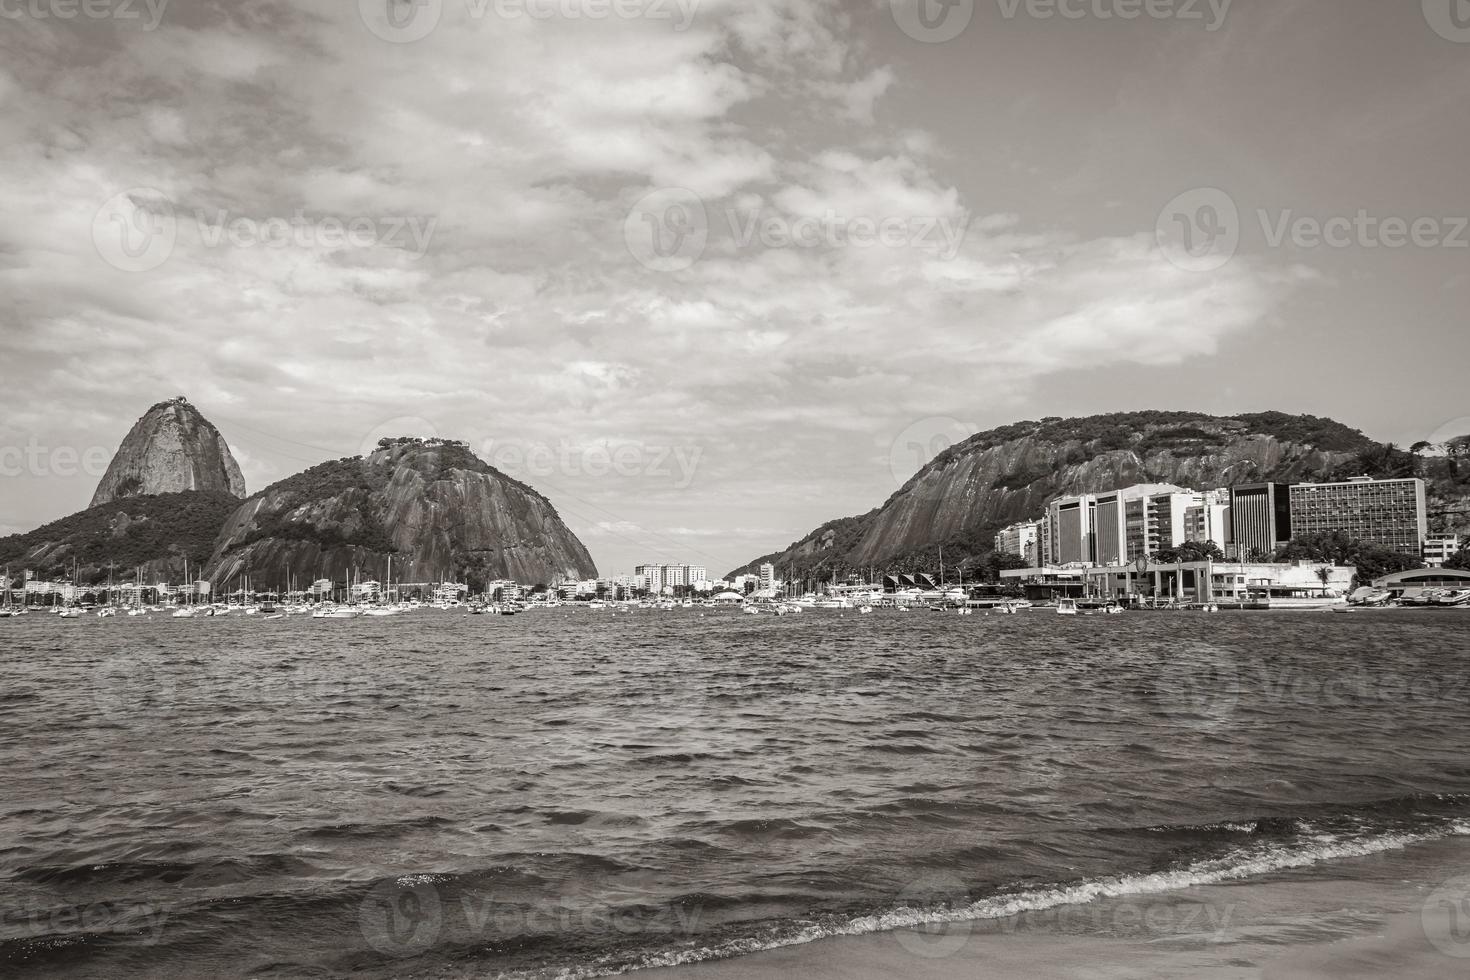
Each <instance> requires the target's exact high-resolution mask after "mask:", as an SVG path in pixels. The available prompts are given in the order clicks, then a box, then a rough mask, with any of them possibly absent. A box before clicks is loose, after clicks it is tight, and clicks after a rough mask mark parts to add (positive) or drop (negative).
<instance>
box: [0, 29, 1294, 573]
mask: <svg viewBox="0 0 1470 980" xmlns="http://www.w3.org/2000/svg"><path fill="white" fill-rule="evenodd" d="M357 6H358V5H357V4H355V3H343V4H332V5H311V6H309V7H299V6H297V5H295V4H292V3H287V2H284V0H250V2H247V3H235V2H230V3H226V2H223V0H220V2H210V3H206V2H200V3H196V4H191V5H190V7H189V8H188V11H187V13H182V14H180V16H178V17H169V18H165V21H164V23H163V25H162V26H161V27H160V28H159V29H158V30H156V31H151V32H137V31H131V32H130V31H127V30H124V29H122V28H116V29H112V28H109V29H107V30H102V29H100V28H98V27H96V26H95V25H75V24H71V23H63V22H57V21H52V22H49V23H36V22H25V23H21V24H20V25H19V26H18V31H19V32H20V33H18V34H16V35H12V36H11V39H10V43H9V44H8V45H7V55H6V59H5V64H4V67H3V68H0V110H3V111H0V137H3V139H0V163H3V166H4V169H5V173H6V180H5V181H4V182H3V183H0V208H3V210H4V211H5V213H7V214H10V215H21V216H24V220H21V221H13V222H10V223H8V224H7V225H6V226H4V227H0V290H3V292H4V293H5V294H6V295H7V296H8V297H11V298H13V301H14V302H13V305H12V307H11V309H10V311H9V312H8V313H7V314H5V316H6V317H7V318H8V319H7V323H6V329H5V331H4V335H3V339H0V344H3V354H4V356H5V357H6V359H7V361H8V362H9V363H23V364H25V365H26V368H27V369H26V371H25V372H24V373H23V374H17V375H15V376H11V375H10V374H9V373H8V374H7V385H6V389H5V392H4V394H3V395H0V408H3V415H4V417H5V422H4V423H3V424H4V425H5V426H7V431H6V437H7V439H9V438H19V437H21V436H22V435H23V434H26V433H33V432H38V431H39V432H43V433H46V434H47V435H48V437H55V436H56V435H57V434H59V433H66V432H79V431H85V432H89V433H102V434H104V435H106V436H107V437H108V438H120V437H121V435H122V433H123V432H124V431H125V430H126V428H127V426H128V425H129V424H130V423H131V421H132V419H133V418H135V417H136V416H137V415H139V414H140V413H141V412H142V411H143V409H144V408H146V406H147V405H148V404H149V403H151V402H152V401H155V400H157V399H159V398H163V397H168V396H171V395H173V394H175V393H176V392H178V391H183V392H186V393H187V394H188V395H189V397H190V398H191V399H192V400H193V401H194V402H195V403H196V404H198V405H200V406H201V407H202V408H203V409H204V410H205V412H206V414H208V415H210V417H211V418H213V419H214V420H215V421H216V422H217V423H218V424H219V425H220V426H221V428H222V429H223V430H224V431H225V434H226V436H227V437H228V438H230V439H231V441H232V442H233V443H234V444H235V445H236V446H237V447H238V448H239V449H240V451H241V455H242V456H243V457H244V461H245V462H246V466H247V472H248V474H249V476H250V478H251V485H252V489H258V488H259V486H260V485H261V484H262V483H265V482H268V481H270V480H272V479H277V478H280V477H282V476H285V475H287V474H288V473H290V472H293V471H294V470H296V469H299V468H300V466H301V465H303V464H305V463H309V462H315V461H318V460H320V459H323V458H326V457H328V456H331V455H338V454H347V453H354V452H357V451H358V449H359V446H360V443H361V441H362V439H363V438H364V437H365V435H366V434H368V433H371V432H373V431H375V430H377V429H378V428H379V427H381V426H383V425H391V424H392V423H394V421H395V420H398V419H402V418H413V419H416V420H426V421H427V422H428V423H429V424H431V425H432V426H433V427H434V428H435V429H436V430H437V431H438V432H440V433H441V434H443V435H446V436H457V437H461V438H465V439H468V440H469V441H470V442H471V443H472V444H475V445H481V444H484V443H486V442H487V441H491V440H497V439H498V440H505V439H512V438H517V439H524V440H528V441H530V442H533V443H540V444H546V445H552V446H555V445H559V444H560V443H561V441H563V440H570V441H571V443H572V444H574V445H575V446H581V447H586V446H589V445H633V446H636V447H641V450H642V451H643V452H644V453H645V458H644V463H645V465H644V466H643V468H642V469H636V470H635V471H634V472H632V473H630V474H628V475H625V476H623V477H620V478H618V479H608V478H606V477H598V476H597V475H595V474H592V473H589V472H588V468H587V467H585V466H582V467H578V466H574V465H563V466H561V467H560V468H559V469H553V470H552V471H549V472H542V473H538V474H535V475H534V476H533V478H532V482H533V483H535V484H536V485H537V487H538V488H539V489H542V490H543V491H544V492H546V493H548V494H549V495H550V496H551V497H552V499H553V501H554V502H555V503H556V504H557V505H558V507H559V508H561V509H562V510H563V512H564V514H566V515H567V516H568V518H569V520H570V522H571V523H572V525H573V527H574V529H577V530H579V531H580V532H582V533H585V534H587V535H589V537H592V538H595V539H597V540H598V541H599V542H601V544H596V545H594V550H599V549H601V548H603V547H606V548H607V550H600V551H599V554H598V555H597V557H598V558H599V559H601V560H602V564H603V565H605V566H612V567H619V566H622V565H624V564H627V558H628V555H629V554H630V553H631V552H632V551H635V550H636V551H638V553H639V554H644V555H647V557H649V558H677V557H679V556H680V555H681V554H682V555H683V556H684V557H686V558H687V559H688V560H707V561H709V562H710V563H711V564H718V563H720V562H721V561H722V560H723V561H728V560H729V558H730V556H729V555H728V554H727V553H725V552H720V551H719V549H718V547H717V546H715V545H712V544H711V540H712V535H710V534H709V533H708V532H707V531H705V530H691V529H693V528H706V529H707V528H709V527H711V526H712V524H713V522H712V521H711V520H710V519H709V515H710V514H711V513H716V514H725V515H729V521H728V525H729V526H730V527H732V528H744V529H746V530H744V531H735V532H732V533H731V535H730V536H729V538H727V540H733V541H734V542H735V545H737V546H738V548H739V549H740V550H744V549H746V548H747V547H748V546H749V543H750V540H749V539H751V538H752V534H751V533H750V532H749V529H750V528H761V527H770V526H771V525H772V519H771V514H772V513H773V512H775V513H777V514H779V513H780V509H781V508H782V506H783V504H785V503H788V502H789V500H790V499H791V497H792V496H793V494H796V495H800V494H806V493H812V494H817V495H820V494H822V493H823V492H830V491H831V488H832V482H831V481H833V480H836V481H842V480H843V479H844V478H845V477H847V476H851V475H853V474H854V473H856V472H857V467H859V466H861V465H865V464H866V462H867V461H868V460H869V459H870V458H871V442H872V433H873V432H874V431H879V432H885V431H897V430H898V429H901V428H902V427H903V426H904V425H906V424H907V423H908V422H909V421H910V420H911V419H912V418H913V416H914V413H933V412H936V411H939V410H942V409H944V408H945V407H946V406H953V405H955V404H956V403H958V402H964V401H972V402H973V401H974V400H976V399H984V398H987V397H997V398H999V397H1005V396H1006V393H1008V392H1010V393H1014V392H1017V391H1020V390H1024V388H1025V387H1026V386H1027V385H1029V384H1030V383H1032V382H1033V381H1034V380H1035V379H1038V378H1040V377H1043V376H1044V375H1046V374H1047V373H1049V372H1052V371H1056V370H1059V369H1062V368H1067V367H1075V366H1076V365H1078V364H1079V363H1091V364H1097V365H1103V364H1111V363H1117V362H1134V363H1143V364H1167V363H1174V362H1177V361H1178V360H1179V359H1180V358H1183V357H1187V356H1192V355H1196V354H1208V353H1210V352H1211V351H1213V350H1214V349H1215V348H1216V346H1217V345H1218V344H1219V343H1220V342H1221V340H1222V339H1223V338H1224V337H1226V336H1228V335H1229V334H1230V333H1232V332H1233V331H1238V330H1240V329H1243V328H1245V327H1247V326H1249V325H1250V324H1252V323H1253V322H1255V321H1256V320H1258V319H1259V318H1260V317H1261V316H1262V315H1264V314H1265V313H1266V312H1267V311H1269V310H1270V309H1271V307H1272V305H1273V303H1274V302H1275V300H1276V298H1277V297H1278V296H1279V295H1280V294H1281V293H1282V292H1283V291H1284V290H1286V289H1288V288H1289V286H1290V283H1289V282H1286V281H1283V280H1281V279H1275V280H1272V279H1270V278H1268V277H1266V276H1264V275H1262V274H1260V271H1259V270H1258V269H1256V268H1255V267H1254V266H1253V265H1252V264H1251V263H1250V262H1249V261H1247V260H1245V259H1240V260H1237V261H1236V262H1235V263H1234V264H1233V265H1232V266H1230V267H1229V268H1227V269H1226V270H1224V271H1223V272H1221V273H1219V274H1216V275H1213V276H1199V275H1192V274H1189V273H1185V272H1182V271H1180V270H1178V269H1176V268H1174V267H1173V266H1171V265H1169V264H1168V263H1167V262H1165V261H1164V260H1163V259H1162V258H1161V257H1160V256H1159V255H1158V254H1157V253H1156V251H1155V250H1153V249H1152V248H1151V245H1150V241H1149V237H1148V236H1146V235H1144V234H1142V232H1143V229H1133V230H1132V231H1130V232H1129V233H1128V234H1123V235H1118V236H1114V237H1092V238H1082V237H1078V236H1077V235H1075V234H1074V233H1071V232H1066V231H1058V230H1057V229H1056V228H1055V227H1043V226H1040V225H1037V224H1034V223H1031V222H1028V219H1027V216H1026V215H1025V214H1024V213H1022V214H1010V213H1006V214H984V213H982V214H979V215H976V214H974V213H972V210H971V205H970V204H969V203H968V202H967V201H966V200H965V199H964V197H963V195H962V194H961V193H960V192H959V190H958V189H957V188H956V186H955V182H954V180H953V179H952V177H947V176H946V174H945V172H944V171H942V170H940V169H936V168H937V166H938V165H937V164H936V163H935V162H934V160H933V153H934V149H935V138H934V137H933V136H932V135H930V134H927V133H924V132H921V131H918V130H913V129H905V130H899V131H894V132H891V133H886V134H885V133H883V132H882V131H881V130H874V129H873V127H874V118H875V113H874V106H875V104H876V103H878V102H879V100H881V99H882V98H883V97H884V96H885V94H886V93H888V92H889V91H890V89H892V88H893V87H894V86H896V85H899V84H901V79H900V78H899V77H898V75H897V73H896V71H895V70H894V69H893V68H891V67H889V66H887V65H885V64H878V63H869V59H870V56H869V55H868V54H867V53H866V52H864V51H862V50H859V49H856V48H854V47H853V46H852V45H851V44H849V43H848V42H846V41H844V40H843V38H844V37H847V36H848V30H847V28H848V26H849V25H848V20H847V18H848V15H847V14H846V13H845V12H844V10H843V8H842V6H841V5H840V4H838V3H836V2H835V0H833V2H800V0H763V2H754V0H742V2H734V0H731V2H716V0H708V2H706V3H703V4H701V5H700V7H699V9H698V14H697V16H696V17H695V19H694V20H693V21H692V22H691V23H690V24H689V25H688V27H687V29H685V30H674V29H673V28H672V25H670V24H669V23H664V22H658V21H653V20H637V19H632V20H622V19H616V18H613V19H608V20H603V21H596V22H593V21H588V20H580V21H568V20H564V19H559V18H552V19H533V18H519V19H509V20H507V19H497V18H494V17H478V18H477V17H474V16H472V12H473V10H474V8H473V6H471V5H459V4H445V5H444V10H445V17H444V20H443V21H442V22H441V23H440V24H439V25H438V27H437V29H436V30H435V31H433V32H432V33H431V34H430V35H429V36H428V37H426V38H424V39H422V40H419V41H417V42H414V43H408V44H394V43H390V42H387V41H384V40H383V39H382V38H380V37H378V36H375V35H374V34H373V33H372V31H370V30H368V29H367V27H366V25H365V24H364V23H363V21H362V20H361V18H360V17H359V15H358V11H357ZM7 30H9V28H7ZM18 91H19V92H24V93H25V97H24V98H17V97H16V93H17V92H18ZM793 93H800V97H799V99H798V100H795V102H794V100H793ZM813 113H816V114H818V115H821V114H827V115H830V116H833V117H834V118H841V119H846V120H849V121H851V122H854V123H857V124H860V128H862V129H864V130H873V131H872V132H868V133H865V134H864V135H863V136H862V137H861V138H860V137H858V136H856V135H855V134H852V133H849V134H846V135H844V134H842V133H841V132H840V131H838V132H825V133H824V132H820V131H814V132H802V133H801V138H793V137H792V134H793V133H795V132H796V131H798V130H802V128H803V125H804V123H803V120H806V119H808V118H810V116H811V115H812V114H813ZM946 163H947V165H954V163H955V162H954V161H953V160H948V161H946ZM666 187H673V188H682V189H685V190H687V191H688V192H691V193H693V194H694V195H697V197H698V199H699V200H700V202H701V204H702V206H703V209H704V212H705V216H706V218H707V222H708V239H709V240H708V244H707V245H706V247H705V248H704V250H703V252H702V253H701V254H700V255H699V256H698V257H697V258H696V260H695V261H693V262H692V263H691V264H689V265H688V266H687V267H684V268H679V269H675V270H673V271H660V270H657V269H651V268H649V267H648V266H647V265H646V264H642V263H640V262H639V261H637V259H636V258H635V255H634V254H633V253H632V252H631V251H630V249H629V247H628V245H627V243H626V241H625V221H626V219H627V218H628V214H629V208H630V205H631V203H632V202H633V201H634V200H637V199H638V198H639V197H640V196H641V195H643V194H645V193H647V192H648V191H650V190H654V189H658V188H666ZM127 192H132V193H133V195H134V196H132V197H128V198H127V199H126V201H125V202H124V204H122V205H119V207H121V208H122V209H123V210H122V213H123V216H124V218H125V220H124V221H123V222H122V224H121V225H114V224H112V223H109V222H108V221H102V222H100V224H99V217H98V216H99V209H102V208H103V207H104V205H105V204H106V203H107V202H109V201H111V200H114V199H115V198H117V196H118V195H120V194H125V193H127ZM160 202H161V203H160ZM160 217H167V218H168V220H169V221H170V222H171V223H172V224H171V227H172V228H173V231H174V238H173V240H172V244H171V249H170V250H169V252H168V254H167V256H166V258H165V259H164V260H163V261H161V262H160V263H158V264H157V265H156V266H149V267H147V268H142V267H141V265H147V263H146V262H139V263H138V265H137V266H134V267H131V268H130V267H129V263H130V261H132V260H130V259H129V258H127V257H126V255H125V257H124V258H123V259H122V260H121V261H118V259H117V252H116V249H117V247H118V245H119V242H120V241H121V239H117V238H116V236H119V235H129V234H132V233H134V232H137V231H138V230H139V229H138V228H135V227H132V225H136V224H139V223H149V222H152V221H153V220H154V219H156V218H160ZM353 227H357V228H358V230H359V232H360V233H359V234H355V235H354V234H353V232H352V229H353ZM109 258H111V259H112V261H111V262H109V261H108V259H109ZM977 392H987V393H988V394H984V395H982V394H977ZM679 450H682V451H684V453H685V457H684V458H685V459H688V458H689V456H690V454H692V453H693V452H694V451H695V450H698V452H699V460H700V461H699V465H698V467H697V469H696V470H695V471H694V472H692V473H687V472H686V473H683V474H682V475H683V476H684V477H687V479H686V480H684V481H683V482H682V483H681V482H680V473H681V471H680V470H679V469H678V467H677V466H672V465H670V466H664V467H661V466H659V465H656V463H655V457H656V456H658V454H659V453H661V452H665V451H667V452H668V454H669V456H668V459H677V458H678V457H677V456H676V455H675V453H676V451H679ZM665 461H666V462H667V460H665ZM670 474H673V475H672V476H671V475H670ZM867 479H868V480H869V483H868V484H867V486H870V487H871V486H872V484H871V476H870V475H869V477H867ZM854 485H856V484H854ZM824 488H825V490H824ZM52 489H54V488H52ZM890 489H891V488H890ZM879 491H880V492H878V493H874V494H872V495H871V496H872V498H873V499H872V502H873V503H876V502H877V501H878V500H880V499H881V497H882V496H883V494H884V493H885V492H886V490H883V489H882V488H881V487H880V488H879ZM868 492H871V491H868ZM88 493H90V488H89V487H82V486H80V484H79V485H78V486H77V487H75V488H72V489H69V490H68V491H67V494H69V495H70V496H71V497H75V498H76V499H77V500H79V501H82V502H83V503H84V500H83V498H84V497H85V496H86V494H88ZM26 494H28V495H29V496H27V497H26V498H25V501H24V502H23V504H21V505H20V506H22V507H23V508H24V509H26V511H27V516H28V517H31V520H30V522H29V523H31V524H34V523H39V521H40V520H41V519H43V518H49V517H55V516H58V514H57V513H54V512H44V513H43V511H46V509H47V508H48V507H49V508H52V509H53V510H54V509H55V508H56V506H57V498H56V495H55V494H54V493H50V492H48V489H47V488H44V487H43V488H34V489H31V490H27V491H26ZM66 496H67V495H63V499H65V497H66ZM16 499H20V497H17V498H16ZM833 507H834V508H835V511H834V513H832V514H831V516H837V513H840V512H841V511H842V510H844V509H845V507H846V503H845V501H844V502H843V503H842V504H840V505H839V504H837V503H834V505H833ZM4 516H7V517H10V516H14V515H4ZM661 526H662V527H666V528H676V529H679V534H667V533H662V532H658V531H657V530H656V529H657V528H659V527H661ZM649 529H654V530H649ZM791 536H792V535H790V534H787V533H785V532H777V533H776V534H775V540H772V541H771V542H769V543H770V544H771V545H772V546H774V545H781V544H784V543H785V540H786V539H788V538H789V537H791ZM686 539H687V540H686ZM618 541H622V542H623V543H622V544H621V545H619V544H616V542H618ZM711 553H713V554H714V555H715V557H708V556H709V555H710V554H711ZM609 555H613V556H616V557H614V558H612V559H611V560H610V559H609V557H608V556H609ZM702 556H703V557H702ZM722 570H723V569H722Z"/></svg>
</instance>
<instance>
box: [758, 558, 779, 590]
mask: <svg viewBox="0 0 1470 980" xmlns="http://www.w3.org/2000/svg"><path fill="white" fill-rule="evenodd" d="M760 587H761V589H762V590H765V589H774V588H775V587H776V566H775V565H772V564H771V563H770V562H766V563H765V564H763V565H761V582H760Z"/></svg>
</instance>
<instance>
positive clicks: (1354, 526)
mask: <svg viewBox="0 0 1470 980" xmlns="http://www.w3.org/2000/svg"><path fill="white" fill-rule="evenodd" d="M1290 501H1291V533H1292V535H1293V536H1295V537H1301V536H1303V535H1307V534H1319V533H1325V532H1331V531H1341V532H1342V533H1343V534H1346V535H1347V536H1348V537H1350V538H1354V539H1356V540H1358V541H1362V542H1365V543H1368V544H1376V545H1381V546H1382V547H1385V548H1390V549H1392V550H1394V551H1397V552H1400V553H1402V554H1405V555H1413V556H1414V557H1415V558H1418V557H1419V556H1420V554H1421V553H1422V552H1423V549H1424V539H1425V538H1426V537H1428V536H1429V520H1428V513H1427V511H1426V508H1425V503H1424V481H1423V480H1420V479H1418V478H1417V477H1410V478H1405V479H1399V480H1374V479H1372V478H1370V477H1366V476H1362V477H1357V478H1355V479H1352V480H1348V481H1347V482H1345V483H1298V484H1296V485H1295V486H1293V487H1292V488H1291V489H1290Z"/></svg>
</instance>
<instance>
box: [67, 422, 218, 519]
mask: <svg viewBox="0 0 1470 980" xmlns="http://www.w3.org/2000/svg"><path fill="white" fill-rule="evenodd" d="M184 490H205V491H215V492H223V493H228V494H231V495H232V496H235V497H244V496H245V478H244V476H243V475H242V474H241V473H240V465H239V464H238V463H237V462H235V457H234V456H233V455H231V453H230V447H229V446H228V445H227V444H226V443H225V440H224V437H223V436H221V435H220V433H219V430H218V429H216V428H215V427H214V425H213V424H212V423H211V422H210V421H209V420H208V419H206V418H205V417H204V416H203V415H202V414H200V412H199V410H198V409H197V408H195V407H194V406H193V405H192V404H190V402H189V400H188V399H187V398H185V397H184V396H183V395H176V396H175V397H173V398H170V399H168V400H166V401H161V402H158V403H157V404H156V405H154V406H153V407H152V408H150V409H148V411H147V412H144V413H143V416H142V417H141V418H140V419H138V421H137V422H136V423H134V425H133V427H132V429H130V430H129V431H128V434H127V435H126V436H125V437H124V438H123V441H122V445H121V446H119V447H118V450H117V453H116V454H115V455H114V456H113V457H112V462H111V464H109V465H108V467H107V472H106V473H105V474H103V477H102V481H101V482H100V483H99V484H98V485H97V492H96V493H95V494H93V495H92V506H93V507H95V506H97V505H98V504H104V503H108V502H110V501H113V500H118V499H121V498H124V497H136V496H140V495H143V494H157V493H178V492H180V491H184Z"/></svg>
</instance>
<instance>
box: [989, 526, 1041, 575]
mask: <svg viewBox="0 0 1470 980" xmlns="http://www.w3.org/2000/svg"><path fill="white" fill-rule="evenodd" d="M1044 524H1045V522H1044V521H1021V522H1020V523H1019V524H1012V525H1011V526H1010V527H1008V528H1004V529H1003V530H1002V531H1001V532H1000V533H999V534H997V535H996V536H995V550H996V551H1000V552H1004V553H1006V554H1008V555H1020V556H1021V557H1022V558H1024V559H1026V561H1028V562H1030V563H1031V564H1032V565H1040V564H1041V561H1042V552H1041V529H1042V527H1043V525H1044Z"/></svg>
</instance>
